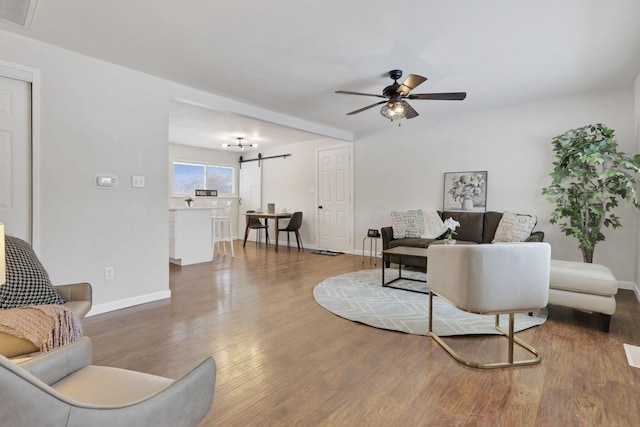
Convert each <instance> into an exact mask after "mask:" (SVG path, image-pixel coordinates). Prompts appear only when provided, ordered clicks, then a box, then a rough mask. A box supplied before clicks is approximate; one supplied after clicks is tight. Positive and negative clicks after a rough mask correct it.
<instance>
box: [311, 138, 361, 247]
mask: <svg viewBox="0 0 640 427" xmlns="http://www.w3.org/2000/svg"><path fill="white" fill-rule="evenodd" d="M350 153H351V150H350V147H348V146H345V147H339V148H330V149H326V150H318V152H317V162H318V247H319V248H320V249H328V250H332V251H339V252H349V251H351V249H352V248H353V244H352V242H351V236H352V234H353V231H352V228H353V225H352V223H353V221H352V217H353V214H352V212H353V202H352V198H351V188H352V187H353V186H352V171H351V155H350Z"/></svg>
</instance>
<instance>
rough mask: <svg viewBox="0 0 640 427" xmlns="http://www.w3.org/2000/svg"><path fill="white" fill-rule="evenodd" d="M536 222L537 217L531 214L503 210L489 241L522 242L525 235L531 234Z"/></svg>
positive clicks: (525, 237)
mask: <svg viewBox="0 0 640 427" xmlns="http://www.w3.org/2000/svg"><path fill="white" fill-rule="evenodd" d="M536 222H538V218H536V217H535V216H533V215H519V214H514V213H511V212H505V213H504V214H503V215H502V218H501V219H500V223H499V224H498V228H497V230H496V234H495V236H494V237H493V240H492V241H491V242H492V243H497V242H524V241H525V240H527V237H529V236H531V232H532V231H533V227H535V226H536Z"/></svg>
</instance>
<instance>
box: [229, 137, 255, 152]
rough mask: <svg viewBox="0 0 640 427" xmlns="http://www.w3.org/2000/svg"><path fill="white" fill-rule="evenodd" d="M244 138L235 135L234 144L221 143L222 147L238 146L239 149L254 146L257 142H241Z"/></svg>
mask: <svg viewBox="0 0 640 427" xmlns="http://www.w3.org/2000/svg"><path fill="white" fill-rule="evenodd" d="M242 141H244V138H243V137H241V136H239V137H237V141H236V143H235V144H222V146H223V147H224V148H239V149H240V150H244V149H245V148H256V147H258V144H243V143H242Z"/></svg>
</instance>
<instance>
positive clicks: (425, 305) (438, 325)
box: [313, 269, 547, 336]
mask: <svg viewBox="0 0 640 427" xmlns="http://www.w3.org/2000/svg"><path fill="white" fill-rule="evenodd" d="M397 274H398V273H397V270H392V269H386V270H385V280H387V281H388V280H390V279H392V278H393V277H397ZM402 275H403V277H412V278H416V279H418V278H419V279H422V280H424V278H425V276H426V274H425V273H419V272H413V271H404V270H403V271H402ZM381 276H382V270H381V269H377V270H361V271H355V272H352V273H346V274H342V275H340V276H336V277H329V278H328V279H325V280H324V281H322V282H321V283H319V284H318V285H316V286H315V288H313V297H314V299H315V300H316V302H317V303H318V304H320V305H321V306H322V307H324V308H325V309H327V310H329V311H330V312H331V313H333V314H336V315H338V316H340V317H344V318H345V319H349V320H352V321H354V322H360V323H364V324H365V325H369V326H374V327H376V328H381V329H389V330H392V331H400V332H406V333H408V334H416V335H427V333H428V329H429V294H428V293H426V292H428V291H427V284H426V283H424V282H414V281H411V280H399V281H397V282H395V283H394V284H393V285H394V286H397V287H402V288H405V289H414V290H418V291H422V292H425V293H417V292H409V291H404V290H400V289H393V288H383V287H382V277H381ZM433 312H434V313H433V331H434V332H435V333H437V334H438V335H441V336H452V335H469V334H499V332H497V331H496V329H495V316H494V315H479V314H471V313H467V312H465V311H462V310H458V309H457V308H455V307H453V306H452V305H450V304H449V303H446V302H444V301H443V300H442V299H440V298H438V297H436V296H434V298H433ZM546 320H547V312H546V310H543V311H541V312H539V313H534V314H533V316H529V315H528V314H526V313H518V314H516V316H515V326H514V327H515V331H516V332H518V331H522V330H524V329H528V328H531V327H533V326H538V325H541V324H543V323H544V322H545V321H546ZM500 325H501V326H502V327H503V328H505V329H507V328H508V326H509V316H508V315H506V314H505V315H501V316H500Z"/></svg>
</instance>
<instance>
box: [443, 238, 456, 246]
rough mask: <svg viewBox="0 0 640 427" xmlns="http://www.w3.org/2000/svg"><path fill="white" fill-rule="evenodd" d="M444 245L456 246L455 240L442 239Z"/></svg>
mask: <svg viewBox="0 0 640 427" xmlns="http://www.w3.org/2000/svg"><path fill="white" fill-rule="evenodd" d="M444 244H445V245H455V244H456V239H444Z"/></svg>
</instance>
